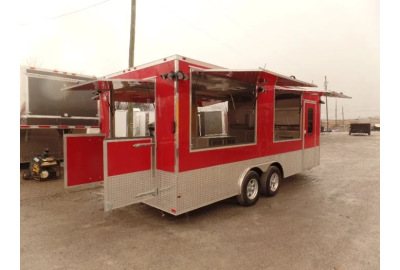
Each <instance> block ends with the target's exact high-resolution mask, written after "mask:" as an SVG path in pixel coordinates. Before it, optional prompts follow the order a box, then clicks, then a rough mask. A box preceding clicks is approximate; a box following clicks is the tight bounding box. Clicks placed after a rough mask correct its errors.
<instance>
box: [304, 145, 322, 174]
mask: <svg viewBox="0 0 400 270" xmlns="http://www.w3.org/2000/svg"><path fill="white" fill-rule="evenodd" d="M303 155H304V156H303V167H304V170H307V169H310V168H312V167H314V166H316V165H317V164H318V162H319V147H314V148H308V149H305V150H304V154H303Z"/></svg>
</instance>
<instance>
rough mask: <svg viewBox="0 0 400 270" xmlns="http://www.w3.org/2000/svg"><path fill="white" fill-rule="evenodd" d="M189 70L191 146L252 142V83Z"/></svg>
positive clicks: (203, 146)
mask: <svg viewBox="0 0 400 270" xmlns="http://www.w3.org/2000/svg"><path fill="white" fill-rule="evenodd" d="M211 73H212V72H209V73H207V74H205V73H203V72H197V71H192V73H191V81H192V84H191V96H192V100H191V142H190V144H191V149H206V148H213V147H223V146H234V145H241V144H249V143H254V142H255V122H256V116H255V111H256V106H255V105H256V85H255V84H250V83H245V82H242V81H237V80H233V79H232V78H229V77H227V76H223V75H218V74H211Z"/></svg>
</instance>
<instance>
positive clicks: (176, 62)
mask: <svg viewBox="0 0 400 270" xmlns="http://www.w3.org/2000/svg"><path fill="white" fill-rule="evenodd" d="M174 68H175V72H178V71H179V60H177V59H175V60H174ZM174 91H175V94H174V95H175V98H174V118H175V119H174V121H175V134H174V137H175V166H174V167H175V173H178V172H179V126H180V124H179V82H178V81H177V80H175V81H174ZM189 128H190V127H189Z"/></svg>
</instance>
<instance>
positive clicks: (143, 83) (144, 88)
mask: <svg viewBox="0 0 400 270" xmlns="http://www.w3.org/2000/svg"><path fill="white" fill-rule="evenodd" d="M110 89H113V90H114V100H115V101H127V102H131V101H133V102H138V103H146V102H147V103H152V102H154V89H155V82H154V80H153V79H152V80H120V79H102V80H94V81H90V82H83V83H77V84H76V85H73V86H70V87H66V88H63V89H61V91H92V92H93V94H94V95H96V96H95V97H94V98H93V99H95V100H96V99H98V96H99V94H100V93H102V92H106V91H110Z"/></svg>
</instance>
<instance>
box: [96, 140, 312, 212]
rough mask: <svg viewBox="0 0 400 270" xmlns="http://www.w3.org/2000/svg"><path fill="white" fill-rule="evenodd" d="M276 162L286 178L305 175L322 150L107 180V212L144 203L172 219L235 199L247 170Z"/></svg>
mask: <svg viewBox="0 0 400 270" xmlns="http://www.w3.org/2000/svg"><path fill="white" fill-rule="evenodd" d="M303 156H304V157H303ZM302 161H303V162H304V164H303V162H302ZM274 162H278V163H280V164H281V165H282V167H283V171H284V177H285V178H286V177H289V176H291V175H293V174H296V173H300V172H302V171H303V165H304V166H309V167H305V168H311V167H313V166H316V165H317V164H318V163H319V147H315V148H313V149H306V150H305V151H304V153H303V151H302V150H299V151H293V152H289V153H285V154H279V155H273V156H268V157H263V158H257V159H251V160H246V161H240V162H234V163H229V164H223V165H218V166H213V167H208V168H203V169H198V170H192V171H187V172H182V173H177V174H175V173H171V172H165V171H159V170H156V172H155V177H154V178H153V179H152V178H151V171H143V172H137V173H129V174H124V175H119V176H112V177H108V178H106V179H105V181H104V196H105V210H106V211H108V210H112V209H116V208H119V207H123V206H127V205H131V204H134V203H138V202H144V203H145V204H148V205H150V206H152V207H155V208H158V209H160V210H162V211H165V212H167V213H171V214H173V215H179V214H183V213H185V212H188V211H191V210H194V209H197V208H200V207H202V206H205V205H208V204H211V203H214V202H217V201H220V200H223V199H226V198H229V197H232V196H236V195H237V194H238V190H239V181H240V178H241V176H242V175H243V174H244V173H245V172H247V170H249V169H250V168H253V167H259V168H261V169H262V170H264V171H265V170H266V169H267V168H268V166H269V165H270V164H271V163H274ZM144 193H147V194H144ZM138 194H142V195H144V196H140V197H137V195H138Z"/></svg>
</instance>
